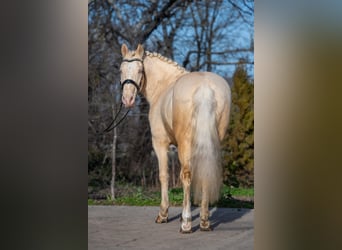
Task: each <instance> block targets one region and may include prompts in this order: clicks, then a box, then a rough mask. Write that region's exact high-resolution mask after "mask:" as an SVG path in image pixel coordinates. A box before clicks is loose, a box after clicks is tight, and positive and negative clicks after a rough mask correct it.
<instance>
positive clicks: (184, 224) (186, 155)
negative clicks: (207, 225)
mask: <svg viewBox="0 0 342 250" xmlns="http://www.w3.org/2000/svg"><path fill="white" fill-rule="evenodd" d="M186 144H187V143H186ZM189 146H190V145H179V147H178V148H179V152H178V153H179V160H180V162H181V165H182V170H181V174H180V177H181V180H182V183H183V192H184V197H183V211H182V217H181V228H180V232H181V233H191V232H192V228H191V202H190V185H191V171H190V166H189V163H190V147H189Z"/></svg>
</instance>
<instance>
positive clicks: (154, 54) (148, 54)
mask: <svg viewBox="0 0 342 250" xmlns="http://www.w3.org/2000/svg"><path fill="white" fill-rule="evenodd" d="M145 55H146V56H149V57H157V58H159V59H160V60H162V61H164V62H167V63H168V64H171V65H173V66H175V67H177V69H178V70H180V71H182V72H187V70H186V69H185V68H184V67H182V66H180V65H179V64H178V63H177V62H175V61H173V60H171V59H170V58H167V57H165V56H162V55H161V54H159V53H157V52H150V51H145Z"/></svg>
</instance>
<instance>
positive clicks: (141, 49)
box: [136, 43, 144, 57]
mask: <svg viewBox="0 0 342 250" xmlns="http://www.w3.org/2000/svg"><path fill="white" fill-rule="evenodd" d="M136 53H137V54H138V56H139V57H143V55H144V48H143V46H142V45H141V44H140V43H139V44H138V48H137V50H136Z"/></svg>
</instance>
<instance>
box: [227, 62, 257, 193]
mask: <svg viewBox="0 0 342 250" xmlns="http://www.w3.org/2000/svg"><path fill="white" fill-rule="evenodd" d="M223 164H224V165H223V166H224V181H225V184H227V185H229V186H235V187H238V186H240V187H251V186H253V184H254V176H253V175H254V85H253V83H252V82H251V80H249V78H248V75H247V71H246V69H245V68H244V67H243V66H238V67H237V69H236V71H235V73H234V75H233V86H232V108H231V117H230V124H229V127H228V131H227V135H226V137H225V139H224V141H223Z"/></svg>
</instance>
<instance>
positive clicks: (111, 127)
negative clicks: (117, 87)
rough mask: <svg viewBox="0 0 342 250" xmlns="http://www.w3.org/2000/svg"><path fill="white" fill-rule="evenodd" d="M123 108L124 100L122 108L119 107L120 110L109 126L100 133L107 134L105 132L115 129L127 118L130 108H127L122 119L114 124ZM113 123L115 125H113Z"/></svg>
mask: <svg viewBox="0 0 342 250" xmlns="http://www.w3.org/2000/svg"><path fill="white" fill-rule="evenodd" d="M121 109H122V102H121V104H120V108H119V111H118V112H117V113H116V115H115V117H114V119H113V120H112V121H111V123H110V124H109V125H108V126H107V128H106V129H105V130H103V131H102V132H101V133H99V134H105V133H108V132H110V131H111V130H113V129H114V128H115V127H117V126H119V124H120V123H121V122H122V121H123V120H124V119H125V118H126V116H127V114H128V112H129V111H130V109H128V110H127V112H126V113H125V114H124V115H123V117H121V119H120V120H119V121H118V122H117V123H116V124H114V125H113V123H114V122H115V120H116V119H117V118H118V116H119V114H120V112H121ZM112 125H113V126H112Z"/></svg>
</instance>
